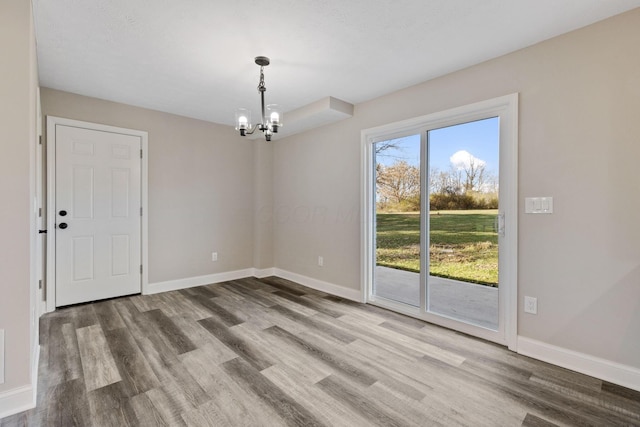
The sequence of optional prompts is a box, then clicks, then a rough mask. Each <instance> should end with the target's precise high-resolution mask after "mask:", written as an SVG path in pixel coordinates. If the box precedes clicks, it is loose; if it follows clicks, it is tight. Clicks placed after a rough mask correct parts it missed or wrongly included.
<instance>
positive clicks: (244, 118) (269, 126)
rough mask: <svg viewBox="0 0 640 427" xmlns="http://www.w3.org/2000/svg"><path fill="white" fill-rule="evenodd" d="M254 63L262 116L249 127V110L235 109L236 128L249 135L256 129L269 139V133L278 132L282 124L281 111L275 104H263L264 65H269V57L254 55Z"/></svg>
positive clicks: (264, 88)
mask: <svg viewBox="0 0 640 427" xmlns="http://www.w3.org/2000/svg"><path fill="white" fill-rule="evenodd" d="M256 64H257V65H259V66H260V83H258V92H260V102H261V107H262V117H261V119H260V123H258V124H257V125H255V126H254V127H251V111H249V110H248V109H246V108H238V110H237V111H236V130H239V131H240V135H242V136H246V135H251V134H252V133H253V132H255V131H256V129H259V130H261V131H262V132H263V133H264V137H265V139H266V140H267V141H271V135H272V134H274V133H278V128H280V126H282V113H281V112H280V111H279V109H278V106H277V105H276V104H269V105H267V106H266V107H265V105H264V93H265V92H266V90H267V87H266V86H265V85H264V67H266V66H267V65H269V58H267V57H266V56H256Z"/></svg>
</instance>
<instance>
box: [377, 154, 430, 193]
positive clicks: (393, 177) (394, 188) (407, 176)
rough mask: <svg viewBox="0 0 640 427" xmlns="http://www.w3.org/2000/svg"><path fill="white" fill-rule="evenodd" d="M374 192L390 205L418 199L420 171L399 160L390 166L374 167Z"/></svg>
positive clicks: (379, 165) (378, 165)
mask: <svg viewBox="0 0 640 427" xmlns="http://www.w3.org/2000/svg"><path fill="white" fill-rule="evenodd" d="M376 191H377V192H378V194H379V195H380V197H381V198H382V199H383V200H385V201H389V202H391V203H402V202H403V201H408V200H410V199H415V198H418V200H419V198H420V169H419V168H418V167H416V166H413V165H410V164H409V163H407V162H405V161H404V160H400V161H397V162H395V163H394V164H392V165H391V166H385V165H383V164H381V163H378V164H377V165H376Z"/></svg>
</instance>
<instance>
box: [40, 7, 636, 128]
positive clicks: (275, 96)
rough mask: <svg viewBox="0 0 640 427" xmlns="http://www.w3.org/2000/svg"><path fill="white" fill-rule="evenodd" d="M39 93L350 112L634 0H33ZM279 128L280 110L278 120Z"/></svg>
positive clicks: (173, 106) (228, 118) (153, 104)
mask: <svg viewBox="0 0 640 427" xmlns="http://www.w3.org/2000/svg"><path fill="white" fill-rule="evenodd" d="M33 4H34V9H35V10H34V15H35V25H36V37H37V43H38V64H39V73H40V83H41V85H42V86H45V87H49V88H54V89H60V90H64V91H68V92H73V93H78V94H82V95H87V96H93V97H96V98H102V99H107V100H111V101H116V102H122V103H126V104H131V105H136V106H140V107H146V108H151V109H154V110H160V111H165V112H169V113H174V114H179V115H182V116H187V117H193V118H197V119H202V120H207V121H212V122H217V123H224V124H232V123H233V120H234V112H235V109H236V108H237V107H247V108H250V109H252V110H253V111H254V118H255V115H256V114H257V113H258V109H259V96H258V92H257V90H256V86H257V84H258V75H259V67H258V66H257V65H255V64H254V62H253V58H254V57H255V56H258V55H264V56H268V57H270V58H271V65H270V66H268V67H267V68H266V69H265V80H266V86H267V92H266V98H267V103H277V104H280V105H281V108H282V109H283V110H284V111H285V112H286V111H291V110H294V109H298V108H300V107H302V106H305V105H307V104H310V103H313V102H315V101H318V100H320V99H322V98H326V97H328V96H332V97H335V98H338V99H341V100H344V101H346V102H348V103H352V104H357V103H360V102H363V101H367V100H369V99H372V98H375V97H378V96H380V95H384V94H386V93H390V92H393V91H395V90H398V89H401V88H404V87H407V86H410V85H413V84H416V83H419V82H423V81H426V80H429V79H432V78H434V77H437V76H441V75H443V74H447V73H450V72H452V71H455V70H459V69H462V68H465V67H468V66H470V65H473V64H477V63H479V62H482V61H485V60H488V59H490V58H494V57H497V56H500V55H503V54H506V53H508V52H512V51H514V50H517V49H520V48H523V47H525V46H529V45H532V44H534V43H537V42H540V41H542V40H545V39H548V38H551V37H553V36H556V35H559V34H562V33H566V32H568V31H571V30H573V29H576V28H580V27H583V26H585V25H588V24H591V23H593V22H596V21H599V20H602V19H604V18H607V17H609V16H612V15H616V14H618V13H622V12H624V11H626V10H630V9H633V8H636V7H640V0H270V1H260V0H226V1H221V0H102V1H87V0H33ZM284 117H285V127H286V117H287V116H286V114H285V116H284Z"/></svg>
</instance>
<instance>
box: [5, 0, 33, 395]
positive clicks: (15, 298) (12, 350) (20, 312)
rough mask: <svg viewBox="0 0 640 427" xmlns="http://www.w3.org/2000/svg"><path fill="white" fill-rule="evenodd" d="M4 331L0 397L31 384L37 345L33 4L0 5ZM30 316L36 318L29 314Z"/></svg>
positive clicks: (9, 0)
mask: <svg viewBox="0 0 640 427" xmlns="http://www.w3.org/2000/svg"><path fill="white" fill-rule="evenodd" d="M0 52H2V54H1V55H2V60H1V65H0V129H1V130H2V134H1V135H0V198H1V200H2V206H1V208H0V224H2V225H3V230H2V238H0V329H4V330H5V382H4V384H0V393H2V392H3V391H7V390H12V389H15V388H18V387H21V386H26V385H29V384H30V381H31V375H30V369H31V368H30V365H31V362H32V361H33V357H34V350H35V344H37V341H36V336H37V330H38V328H37V322H36V321H35V317H34V314H35V312H34V310H33V309H34V308H35V294H36V289H35V274H32V273H31V264H32V259H33V258H34V257H35V234H34V228H35V216H34V214H33V212H34V211H33V209H32V207H33V206H32V202H33V197H34V195H35V146H36V114H37V113H36V97H37V94H36V90H37V87H38V76H37V70H36V68H37V67H36V58H35V38H34V30H33V21H32V17H31V2H28V1H24V0H3V1H2V2H0ZM30 314H31V315H30Z"/></svg>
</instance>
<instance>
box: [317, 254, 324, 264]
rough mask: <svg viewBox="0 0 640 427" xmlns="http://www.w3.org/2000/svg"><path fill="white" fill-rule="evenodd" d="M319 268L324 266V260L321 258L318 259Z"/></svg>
mask: <svg viewBox="0 0 640 427" xmlns="http://www.w3.org/2000/svg"><path fill="white" fill-rule="evenodd" d="M318 266H319V267H323V266H324V258H323V257H321V256H319V257H318Z"/></svg>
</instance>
